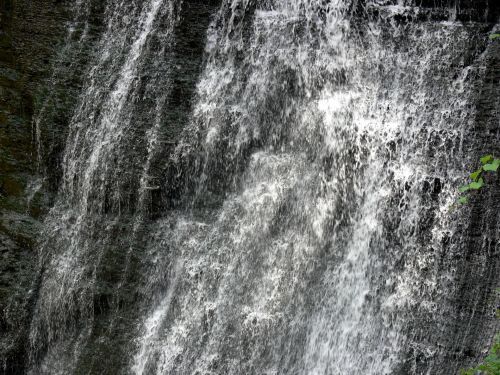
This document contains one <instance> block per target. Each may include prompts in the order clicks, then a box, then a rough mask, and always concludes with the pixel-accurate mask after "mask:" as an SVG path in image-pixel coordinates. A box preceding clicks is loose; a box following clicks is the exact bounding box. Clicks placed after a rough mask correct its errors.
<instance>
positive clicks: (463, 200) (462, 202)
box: [458, 197, 469, 204]
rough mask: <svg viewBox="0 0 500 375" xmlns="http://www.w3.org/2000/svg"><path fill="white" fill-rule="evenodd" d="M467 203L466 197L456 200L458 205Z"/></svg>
mask: <svg viewBox="0 0 500 375" xmlns="http://www.w3.org/2000/svg"><path fill="white" fill-rule="evenodd" d="M467 202H469V198H467V197H460V198H459V199H458V203H460V204H467Z"/></svg>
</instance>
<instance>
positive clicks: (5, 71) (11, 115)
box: [0, 0, 69, 374]
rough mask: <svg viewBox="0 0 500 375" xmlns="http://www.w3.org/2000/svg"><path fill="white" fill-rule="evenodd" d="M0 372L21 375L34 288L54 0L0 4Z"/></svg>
mask: <svg viewBox="0 0 500 375" xmlns="http://www.w3.org/2000/svg"><path fill="white" fill-rule="evenodd" d="M0 7H1V9H0V17H1V18H0V21H1V45H0V69H1V73H0V90H1V95H0V358H1V363H0V368H1V369H2V370H0V371H3V372H4V373H8V374H10V373H12V374H21V373H23V369H24V365H25V363H26V349H27V346H28V341H27V335H28V327H29V319H30V309H31V308H30V304H31V303H32V301H31V300H32V298H33V288H35V286H36V271H35V270H36V262H37V260H36V251H35V243H36V241H37V238H38V233H39V231H40V221H39V220H40V218H41V216H43V214H44V212H46V210H47V209H48V204H49V202H50V194H49V193H48V192H43V191H41V190H40V186H39V183H38V182H37V181H38V180H37V175H38V170H37V164H38V160H37V152H36V147H35V142H34V132H33V126H32V125H33V115H34V113H35V108H36V106H37V104H38V103H37V102H38V95H39V92H40V91H41V90H42V89H43V87H44V86H45V85H47V80H48V79H49V77H50V76H51V74H52V72H51V67H52V61H53V60H54V58H55V56H56V55H57V52H58V46H59V48H60V45H61V43H62V40H63V38H64V35H65V33H66V21H67V19H68V16H69V13H68V9H67V8H66V6H65V5H64V4H62V3H61V2H54V1H39V2H38V1H37V2H36V4H35V3H34V2H32V1H16V0H8V1H3V2H2V3H1V5H0Z"/></svg>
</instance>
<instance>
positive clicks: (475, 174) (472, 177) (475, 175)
mask: <svg viewBox="0 0 500 375" xmlns="http://www.w3.org/2000/svg"><path fill="white" fill-rule="evenodd" d="M481 173H483V170H482V169H478V170H477V171H475V172H474V173H471V174H470V176H469V177H470V178H471V179H472V180H474V181H477V179H478V178H479V177H480V176H481Z"/></svg>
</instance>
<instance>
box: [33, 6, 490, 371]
mask: <svg viewBox="0 0 500 375" xmlns="http://www.w3.org/2000/svg"><path fill="white" fill-rule="evenodd" d="M83 3H85V1H83ZM80 6H81V5H80ZM189 6H197V5H196V4H195V5H193V4H191V3H190V2H188V1H187V0H184V1H175V0H144V1H139V0H134V1H130V2H127V1H119V0H109V1H107V2H106V12H105V14H104V16H103V17H104V19H105V20H106V21H105V28H104V31H103V33H102V36H101V38H100V40H99V42H98V44H97V45H96V47H95V55H94V56H93V57H92V62H91V64H90V67H89V69H88V71H87V72H86V76H85V84H84V87H83V89H82V91H81V93H80V95H79V97H78V99H77V105H76V108H75V110H74V114H73V117H72V119H71V122H70V125H69V130H68V136H67V141H66V146H65V150H64V153H63V158H62V165H63V168H64V172H63V176H62V181H61V186H60V189H59V192H58V198H57V200H56V203H55V205H54V207H53V208H52V210H51V212H50V213H49V215H48V217H47V218H46V223H45V233H44V239H43V241H42V243H41V244H40V269H41V271H40V272H41V282H40V286H39V292H38V300H37V304H36V307H35V311H34V318H33V322H32V327H31V336H30V339H31V356H32V369H31V372H32V373H33V374H39V373H44V374H67V373H77V370H78V369H80V370H79V371H84V370H81V369H82V368H83V369H85V371H87V372H88V373H92V372H91V371H92V370H91V369H92V367H88V366H91V365H89V364H88V363H87V362H89V361H90V362H92V361H94V362H96V361H98V360H96V359H95V358H93V359H92V358H90V357H92V356H93V355H97V354H96V353H99V354H98V355H101V356H103V361H106V360H107V359H106V358H104V356H105V354H103V353H107V351H109V352H110V353H113V356H115V357H117V359H116V360H115V359H113V361H114V362H113V363H115V364H116V363H119V364H117V365H116V366H117V368H118V369H119V370H109V369H108V371H111V372H110V373H115V372H116V373H124V374H128V373H133V374H137V375H146V374H318V375H320V374H321V375H323V374H342V375H356V374H361V373H362V374H367V375H369V374H371V375H381V374H403V373H404V374H424V373H428V374H441V373H442V374H449V373H452V370H450V369H446V368H444V369H443V368H440V367H439V364H440V363H442V360H440V359H439V358H441V357H443V356H444V354H443V351H444V350H445V348H444V346H443V345H441V344H440V342H439V340H441V336H440V335H443V334H444V332H446V329H447V324H448V323H447V321H446V320H447V312H448V311H449V309H450V306H449V305H448V304H447V303H448V302H447V301H448V297H447V296H448V295H450V294H451V293H452V292H453V288H454V286H453V280H454V279H456V278H457V276H458V275H457V270H456V269H455V268H454V267H449V268H448V269H445V268H443V267H442V265H443V262H445V261H444V260H445V259H448V260H449V262H452V259H454V258H453V257H454V254H456V253H459V252H460V251H461V249H463V247H464V246H465V245H464V243H463V241H462V239H463V236H464V226H465V225H466V222H467V221H466V220H467V217H468V216H467V215H468V213H467V212H466V209H465V208H461V207H457V206H456V205H455V201H456V188H457V186H458V185H459V184H460V182H461V179H462V176H463V173H464V172H463V171H464V170H466V166H468V165H469V163H470V162H471V159H472V157H473V155H469V154H468V153H467V150H468V147H470V146H468V145H470V144H471V143H474V142H475V141H476V140H475V138H474V134H473V133H472V132H471V126H472V124H473V121H474V118H475V115H476V113H475V107H474V104H473V103H474V98H475V96H474V95H476V93H477V90H478V87H477V83H478V82H480V81H481V77H483V75H484V74H485V71H484V69H483V66H484V64H485V59H486V54H485V53H484V52H482V51H484V49H485V48H486V47H484V48H483V47H481V46H482V45H484V43H486V41H485V42H481V43H483V44H481V43H479V42H478V43H477V45H476V47H475V48H476V49H475V50H474V52H470V49H471V48H474V47H471V44H472V42H471V40H475V39H474V38H478V35H483V34H480V33H481V32H483V31H481V30H483V29H481V27H482V26H481V24H480V23H475V24H471V25H466V24H464V23H461V22H458V21H457V20H456V9H454V8H453V9H449V10H448V11H447V13H446V12H445V14H446V17H444V18H443V19H442V20H439V21H432V22H431V21H429V20H430V19H432V17H431V16H429V14H428V13H429V12H430V11H429V10H427V9H426V8H424V7H420V6H419V2H417V1H416V2H410V1H382V0H370V1H366V2H358V1H355V0H352V1H351V0H331V1H321V0H266V1H251V0H223V1H222V3H221V4H220V7H219V9H218V11H217V13H216V14H215V15H214V17H213V19H212V20H211V23H210V26H209V27H208V31H207V34H206V38H205V51H204V62H203V65H202V69H201V72H200V73H199V76H198V78H197V84H196V91H195V94H194V96H193V100H192V106H191V110H190V112H189V115H188V116H187V121H186V124H185V126H183V129H180V126H179V124H177V123H175V116H174V117H173V116H171V115H167V114H166V112H168V111H174V110H175V108H176V105H177V104H176V102H175V100H173V99H172V98H173V97H175V95H180V94H179V93H176V92H175V90H174V89H173V86H174V83H173V81H174V80H175V79H176V74H177V71H178V69H180V67H179V65H178V64H176V63H174V61H175V49H176V46H177V43H176V37H177V36H176V31H175V30H176V27H178V25H179V22H181V16H180V14H181V13H182V11H183V9H185V7H189ZM481 48H482V50H481ZM466 50H469V52H468V53H473V54H474V57H473V58H471V56H470V55H469V57H467V55H466V54H465V53H464V51H466ZM177 99H179V98H177ZM181 100H190V99H189V98H182V99H181ZM166 109H167V110H166ZM172 129H174V130H172ZM174 144H175V147H174ZM158 201H161V204H159V203H158ZM155 205H156V206H155ZM449 264H453V263H449ZM101 316H105V318H101ZM433 327H434V328H433ZM115 336H116V337H119V338H118V339H116V341H113V340H114V337H115ZM116 343H118V344H116ZM92 346H93V347H94V348H93V349H91V348H90V347H92ZM89 358H90V359H89ZM417 358H419V359H418V360H417ZM460 365H461V364H460V363H457V364H456V366H460ZM86 366H87V367H86ZM456 368H459V367H456ZM87 372H86V373H87ZM82 373H83V372H82Z"/></svg>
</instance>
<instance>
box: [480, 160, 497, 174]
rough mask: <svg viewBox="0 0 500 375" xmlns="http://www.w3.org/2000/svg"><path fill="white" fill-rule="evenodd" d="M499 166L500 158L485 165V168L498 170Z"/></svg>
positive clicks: (493, 170) (490, 170) (486, 169)
mask: <svg viewBox="0 0 500 375" xmlns="http://www.w3.org/2000/svg"><path fill="white" fill-rule="evenodd" d="M498 167H500V159H495V160H493V162H491V163H489V164H485V165H483V169H484V170H485V171H489V172H496V171H497V170H498Z"/></svg>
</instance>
